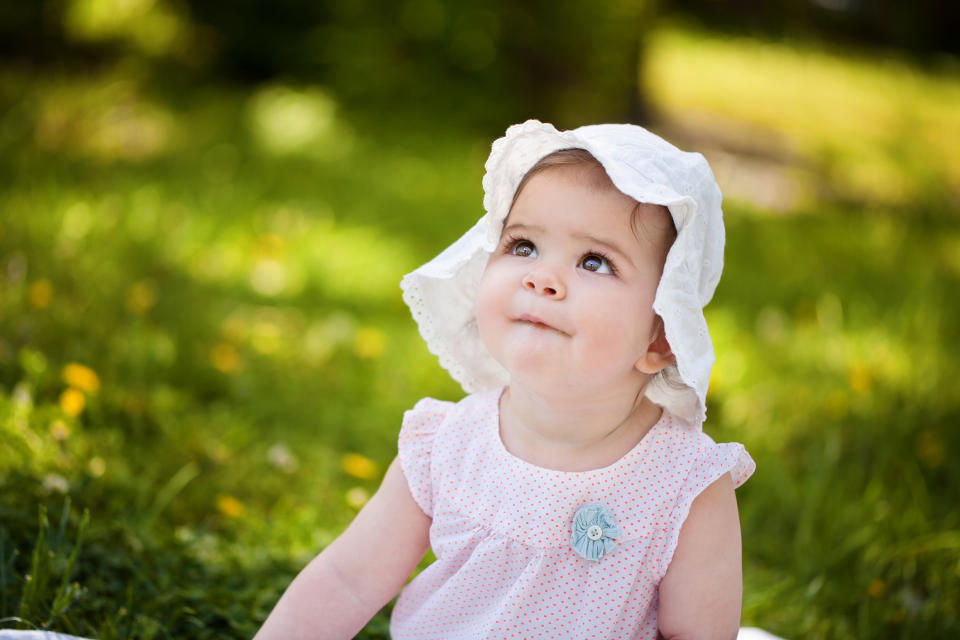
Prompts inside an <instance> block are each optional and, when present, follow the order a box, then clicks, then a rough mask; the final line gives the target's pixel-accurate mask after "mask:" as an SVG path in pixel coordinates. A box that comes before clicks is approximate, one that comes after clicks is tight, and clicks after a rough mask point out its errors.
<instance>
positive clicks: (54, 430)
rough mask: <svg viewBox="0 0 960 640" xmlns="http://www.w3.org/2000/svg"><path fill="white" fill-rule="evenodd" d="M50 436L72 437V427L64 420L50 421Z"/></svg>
mask: <svg viewBox="0 0 960 640" xmlns="http://www.w3.org/2000/svg"><path fill="white" fill-rule="evenodd" d="M50 436H51V437H52V438H53V439H54V440H60V441H63V440H66V439H67V438H68V437H70V427H69V426H68V425H67V423H66V422H64V421H63V420H59V419H57V420H54V421H53V422H51V423H50Z"/></svg>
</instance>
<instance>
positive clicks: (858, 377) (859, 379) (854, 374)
mask: <svg viewBox="0 0 960 640" xmlns="http://www.w3.org/2000/svg"><path fill="white" fill-rule="evenodd" d="M849 382H850V388H851V389H852V390H853V391H854V392H855V393H858V394H863V393H866V392H867V391H869V389H870V369H869V367H867V365H866V364H864V363H862V362H858V363H856V364H854V365H853V367H851V368H850V380H849Z"/></svg>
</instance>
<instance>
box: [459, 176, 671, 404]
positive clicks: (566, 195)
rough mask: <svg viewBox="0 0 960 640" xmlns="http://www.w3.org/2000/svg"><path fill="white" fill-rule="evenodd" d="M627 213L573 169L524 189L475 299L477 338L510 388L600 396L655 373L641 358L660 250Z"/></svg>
mask: <svg viewBox="0 0 960 640" xmlns="http://www.w3.org/2000/svg"><path fill="white" fill-rule="evenodd" d="M635 206H636V202H635V201H634V200H633V199H631V198H629V197H627V196H625V195H624V194H622V193H621V192H619V191H617V190H616V189H615V188H613V187H612V185H611V186H609V187H607V188H598V187H597V186H596V185H595V184H593V181H591V180H589V179H588V178H587V177H585V176H584V175H583V172H582V170H579V169H578V168H576V167H573V168H571V167H555V168H551V169H548V170H546V171H544V172H543V173H540V174H538V175H536V176H534V177H533V178H531V179H530V181H529V182H528V183H527V184H526V186H525V187H524V189H523V191H522V192H521V193H520V195H519V197H518V198H517V201H516V202H515V203H514V206H513V208H512V209H511V212H510V215H509V216H508V217H507V221H506V224H505V226H504V229H503V233H502V234H501V237H500V244H499V246H498V247H497V249H495V250H494V252H493V254H492V255H491V256H490V259H489V261H488V262H487V266H486V269H485V271H484V273H483V277H482V279H481V283H480V291H479V293H478V296H477V323H478V328H479V332H480V338H481V340H483V343H484V345H485V346H486V347H487V349H488V350H489V352H490V354H491V355H492V356H493V357H494V358H495V359H496V360H497V361H498V362H499V363H500V364H501V365H503V367H504V368H505V369H506V370H507V371H508V372H509V374H510V378H511V381H514V382H519V383H521V384H523V385H525V386H528V387H530V388H534V389H541V390H543V391H544V392H549V393H564V394H567V395H568V396H569V395H570V394H573V395H581V394H583V395H586V394H593V395H594V396H597V394H598V393H599V395H600V396H602V395H604V393H605V392H607V393H615V392H617V391H623V390H626V389H632V388H637V389H639V388H640V387H642V385H643V384H645V383H646V381H647V379H648V377H649V374H650V373H655V370H652V371H651V370H648V369H650V368H651V367H650V365H649V362H648V358H647V354H648V351H649V349H650V346H651V342H652V341H653V339H654V338H655V337H656V331H655V328H656V325H655V314H654V312H653V299H654V296H655V294H656V290H657V284H658V283H659V280H660V274H661V272H662V268H663V250H662V248H659V247H657V246H655V244H654V243H653V242H652V241H650V240H648V239H647V238H646V237H644V234H639V237H638V234H635V233H634V231H633V229H632V228H631V224H630V218H631V212H632V211H633V209H634V207H635ZM646 213H648V212H646V211H644V212H642V213H641V215H644V214H646ZM654 368H655V369H656V370H658V367H654Z"/></svg>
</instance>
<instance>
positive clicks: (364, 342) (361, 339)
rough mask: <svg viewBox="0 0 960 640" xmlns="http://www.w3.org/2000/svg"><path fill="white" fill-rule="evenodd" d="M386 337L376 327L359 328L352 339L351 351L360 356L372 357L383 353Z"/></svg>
mask: <svg viewBox="0 0 960 640" xmlns="http://www.w3.org/2000/svg"><path fill="white" fill-rule="evenodd" d="M386 342H387V337H386V336H385V335H383V332H382V331H380V330H378V329H360V330H359V331H357V335H356V336H354V339H353V351H354V353H356V354H357V355H358V356H360V357H361V358H367V359H373V358H377V357H379V356H380V354H382V353H383V347H384V345H385V344H386Z"/></svg>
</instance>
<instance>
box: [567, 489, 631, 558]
mask: <svg viewBox="0 0 960 640" xmlns="http://www.w3.org/2000/svg"><path fill="white" fill-rule="evenodd" d="M619 536H620V527H618V526H617V522H616V520H614V518H613V514H612V513H611V512H610V510H609V509H607V508H606V507H605V506H603V505H602V504H596V503H594V504H587V505H584V506H582V507H580V509H578V510H577V513H576V514H575V515H574V516H573V523H572V524H571V525H570V546H571V547H573V550H574V551H576V552H577V553H578V554H579V555H580V556H582V557H583V558H586V559H587V560H591V561H593V562H596V561H597V560H599V559H600V558H601V557H602V556H603V555H604V554H607V553H610V552H611V551H613V549H614V547H616V546H617V543H616V538H618V537H619Z"/></svg>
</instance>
